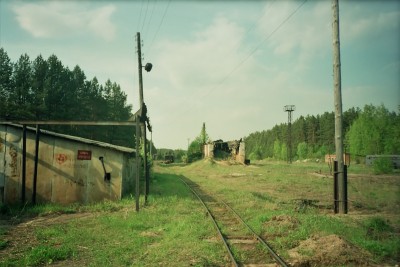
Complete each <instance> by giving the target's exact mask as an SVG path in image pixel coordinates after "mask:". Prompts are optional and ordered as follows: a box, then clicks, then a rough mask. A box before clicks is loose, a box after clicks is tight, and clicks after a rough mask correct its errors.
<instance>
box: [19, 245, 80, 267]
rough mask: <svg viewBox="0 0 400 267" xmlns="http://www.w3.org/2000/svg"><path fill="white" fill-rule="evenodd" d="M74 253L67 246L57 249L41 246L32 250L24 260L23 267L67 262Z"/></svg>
mask: <svg viewBox="0 0 400 267" xmlns="http://www.w3.org/2000/svg"><path fill="white" fill-rule="evenodd" d="M73 254H74V251H73V250H72V249H71V248H69V247H65V246H61V247H56V246H51V245H39V246H37V247H34V248H32V250H31V251H30V252H29V254H27V255H26V257H25V259H24V260H23V265H26V266H38V265H44V264H51V263H53V262H55V261H60V260H65V259H68V258H69V257H71V256H72V255H73Z"/></svg>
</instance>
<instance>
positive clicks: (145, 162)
mask: <svg viewBox="0 0 400 267" xmlns="http://www.w3.org/2000/svg"><path fill="white" fill-rule="evenodd" d="M136 41H137V51H138V71H139V100H140V110H141V112H140V113H141V114H142V115H143V108H144V101H143V79H142V68H143V67H142V50H141V47H142V44H141V41H140V32H138V33H137V34H136ZM140 128H141V131H142V142H143V154H144V155H143V168H144V176H145V194H144V198H145V202H146V201H147V195H148V194H149V171H148V168H147V145H146V118H141V123H140Z"/></svg>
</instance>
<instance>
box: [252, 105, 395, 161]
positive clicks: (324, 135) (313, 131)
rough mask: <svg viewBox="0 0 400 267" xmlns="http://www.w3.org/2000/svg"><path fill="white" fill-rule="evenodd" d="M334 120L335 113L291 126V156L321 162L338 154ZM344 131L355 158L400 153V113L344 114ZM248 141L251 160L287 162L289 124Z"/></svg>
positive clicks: (377, 109) (381, 109)
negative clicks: (327, 155) (269, 159)
mask: <svg viewBox="0 0 400 267" xmlns="http://www.w3.org/2000/svg"><path fill="white" fill-rule="evenodd" d="M399 111H400V109H399ZM334 120H335V116H334V113H333V112H325V113H324V114H322V115H317V116H314V115H307V116H306V117H304V116H300V117H299V118H298V119H296V120H295V121H294V122H293V123H292V125H291V133H292V134H291V143H292V157H293V158H294V159H306V158H319V159H322V158H323V157H324V155H325V154H335V139H334V134H335V123H334ZM343 132H344V148H345V150H346V152H348V153H350V154H351V155H352V156H356V157H365V156H366V155H372V154H389V155H390V154H399V153H400V138H399V137H400V113H399V112H398V113H396V112H390V111H389V110H388V109H387V108H386V107H385V106H384V105H380V106H374V105H366V106H365V107H364V108H363V109H362V110H361V109H360V108H354V107H353V108H350V109H349V110H347V111H345V112H343ZM245 141H246V154H247V157H249V158H250V159H252V160H258V159H264V158H274V159H279V160H286V159H287V156H288V155H287V153H288V152H287V151H288V150H287V144H288V124H287V123H282V124H279V125H275V126H274V127H273V128H272V129H270V130H265V131H261V132H255V133H252V134H250V135H249V136H247V137H246V138H245Z"/></svg>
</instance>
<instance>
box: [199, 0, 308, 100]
mask: <svg viewBox="0 0 400 267" xmlns="http://www.w3.org/2000/svg"><path fill="white" fill-rule="evenodd" d="M306 2H307V0H304V1H303V2H302V3H301V4H300V5H299V6H297V8H296V9H295V10H294V11H292V13H290V14H289V15H288V16H287V17H286V18H285V19H284V20H283V21H282V22H281V23H280V24H279V25H278V26H277V27H276V28H275V29H274V30H273V31H272V32H271V33H270V34H269V35H267V36H266V37H265V38H264V39H263V40H262V41H261V42H260V43H259V44H258V45H257V46H256V47H255V48H254V49H253V50H252V51H251V52H250V53H249V54H248V55H247V56H246V57H245V58H244V59H242V60H241V61H240V62H239V64H237V65H236V66H235V67H233V69H232V70H231V71H230V72H228V74H227V75H225V76H224V77H223V78H222V79H221V80H220V82H219V83H218V84H217V85H215V86H214V87H212V88H211V89H210V90H208V91H207V93H206V94H205V95H203V97H206V96H207V95H208V94H209V93H210V92H211V91H213V90H215V89H216V88H218V87H220V86H221V85H222V84H223V83H224V82H225V81H226V80H227V79H228V78H229V77H230V76H231V75H232V74H233V73H234V72H235V71H237V70H238V69H239V68H240V66H241V65H242V64H243V63H245V62H246V61H247V60H248V59H249V58H250V57H251V56H252V55H253V54H254V53H255V52H256V51H257V50H258V49H259V48H260V47H261V45H262V44H263V43H264V42H266V41H267V40H269V39H270V38H271V37H272V36H273V35H274V34H275V33H276V32H277V31H278V30H279V29H280V28H282V26H283V25H284V24H285V23H286V22H287V21H289V20H290V18H291V17H293V15H294V14H296V13H297V11H299V9H300V8H301V7H302V6H303V5H304V4H305V3H306Z"/></svg>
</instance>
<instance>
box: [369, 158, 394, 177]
mask: <svg viewBox="0 0 400 267" xmlns="http://www.w3.org/2000/svg"><path fill="white" fill-rule="evenodd" d="M373 168H374V173H375V174H387V173H392V172H393V163H392V161H391V159H390V158H379V159H376V160H375V161H374V164H373Z"/></svg>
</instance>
